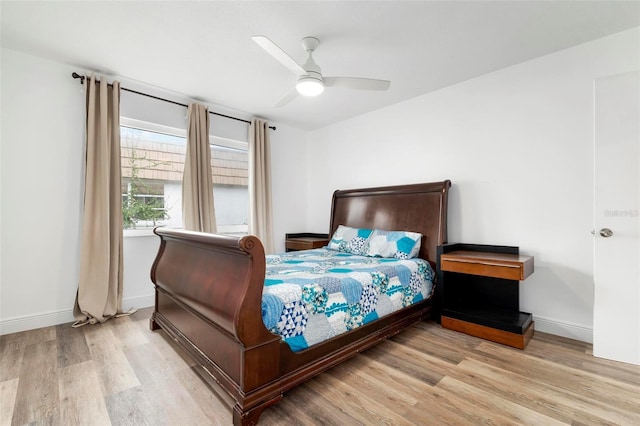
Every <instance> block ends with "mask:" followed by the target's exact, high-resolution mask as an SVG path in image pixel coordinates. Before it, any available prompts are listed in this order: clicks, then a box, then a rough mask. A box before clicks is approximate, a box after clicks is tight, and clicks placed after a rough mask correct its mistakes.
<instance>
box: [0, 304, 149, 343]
mask: <svg viewBox="0 0 640 426" xmlns="http://www.w3.org/2000/svg"><path fill="white" fill-rule="evenodd" d="M154 303H155V298H154V295H153V294H151V295H149V296H141V297H133V298H129V299H123V300H122V310H123V311H128V310H129V309H131V308H146V307H148V306H153V305H154ZM74 320H75V319H74V317H73V308H71V309H63V310H60V311H50V312H43V313H39V314H35V315H25V316H23V317H17V318H9V319H6V320H0V335H4V334H11V333H18V332H20V331H27V330H34V329H36V328H42V327H50V326H53V325H59V324H68V323H70V322H73V321H74Z"/></svg>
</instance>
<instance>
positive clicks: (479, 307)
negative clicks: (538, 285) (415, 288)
mask: <svg viewBox="0 0 640 426" xmlns="http://www.w3.org/2000/svg"><path fill="white" fill-rule="evenodd" d="M533 263H534V259H533V257H532V256H521V255H520V254H519V249H518V247H510V246H490V245H477V244H449V245H445V246H441V247H439V248H438V259H437V269H438V285H439V286H440V289H439V291H440V293H439V294H440V300H441V303H442V312H441V318H440V322H441V324H442V327H444V328H449V329H452V330H456V331H460V332H463V333H466V334H470V335H472V336H477V337H481V338H484V339H487V340H491V341H494V342H498V343H502V344H505V345H508V346H513V347H516V348H519V349H524V348H525V346H526V345H527V343H528V342H529V340H530V339H531V337H532V336H533V331H534V323H533V319H532V315H531V314H530V313H527V312H520V308H519V304H520V301H519V295H520V291H519V283H520V281H523V280H525V279H526V278H527V277H528V276H529V275H531V274H532V273H533V269H534V266H533Z"/></svg>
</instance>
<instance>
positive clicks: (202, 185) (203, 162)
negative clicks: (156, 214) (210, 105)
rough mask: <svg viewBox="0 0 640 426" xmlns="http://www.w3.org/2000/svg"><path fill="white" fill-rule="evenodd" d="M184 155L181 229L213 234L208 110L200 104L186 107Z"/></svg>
mask: <svg viewBox="0 0 640 426" xmlns="http://www.w3.org/2000/svg"><path fill="white" fill-rule="evenodd" d="M188 120H189V123H188V129H187V153H186V158H185V162H184V175H183V178H182V220H183V222H184V229H188V230H191V231H200V232H209V233H215V232H216V213H215V210H214V207H213V178H212V173H211V146H210V145H209V111H208V110H207V107H205V106H204V105H200V104H191V105H189V110H188Z"/></svg>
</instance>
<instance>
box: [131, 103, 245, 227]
mask: <svg viewBox="0 0 640 426" xmlns="http://www.w3.org/2000/svg"><path fill="white" fill-rule="evenodd" d="M120 127H129V128H133V129H137V130H142V131H148V132H154V133H162V134H166V135H169V136H176V137H181V138H184V139H185V141H186V138H187V129H180V128H178V127H171V126H165V125H162V124H157V123H153V122H150V121H143V120H137V119H134V118H128V117H123V116H120ZM209 146H211V147H214V146H217V147H221V148H229V149H232V150H240V151H246V152H247V154H249V142H248V141H247V142H245V141H239V140H236V139H230V138H225V137H222V136H215V135H212V134H211V132H209ZM154 235H155V234H154V233H153V229H123V230H122V236H123V237H124V238H129V237H150V236H154Z"/></svg>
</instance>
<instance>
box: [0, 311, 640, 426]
mask: <svg viewBox="0 0 640 426" xmlns="http://www.w3.org/2000/svg"><path fill="white" fill-rule="evenodd" d="M150 314H151V308H147V309H142V310H140V311H138V312H137V313H135V314H134V315H132V316H130V317H122V318H118V319H114V320H111V321H108V322H106V323H104V324H101V325H98V326H85V327H83V328H79V329H73V328H71V327H70V325H60V326H56V327H47V328H43V329H38V330H32V331H27V332H22V333H16V334H10V335H5V336H2V337H0V356H1V358H0V425H24V424H29V425H45V424H46V425H228V424H230V423H231V409H230V408H229V406H228V404H229V403H230V400H228V399H226V400H225V399H222V398H221V397H219V396H218V395H217V393H216V392H214V391H212V389H210V388H209V387H208V386H207V385H206V384H205V383H204V382H203V381H202V380H201V379H200V378H199V376H198V375H197V374H196V370H197V368H199V367H198V366H195V365H194V364H193V362H192V361H191V360H190V359H189V358H188V356H187V355H186V353H185V352H184V351H183V350H181V349H180V348H179V347H177V346H176V345H175V344H174V343H173V342H172V341H171V340H170V339H169V338H168V337H167V336H166V335H165V334H164V332H162V331H159V332H151V331H149V328H148V319H149V316H150ZM260 423H261V424H264V425H276V424H324V425H351V424H375V425H378V424H393V425H413V424H415V425H465V424H532V425H553V424H572V425H596V424H607V425H610V424H619V425H640V367H638V366H632V365H628V364H622V363H616V362H612V361H606V360H601V359H597V358H594V357H593V356H592V355H591V345H589V344H586V343H582V342H577V341H573V340H569V339H564V338H560V337H556V336H552V335H548V334H544V333H539V332H537V333H536V334H535V335H534V337H533V339H532V340H531V342H530V343H529V346H527V348H526V350H524V351H520V350H518V349H513V348H509V347H506V346H502V345H499V344H494V343H491V342H487V341H484V340H481V339H478V338H475V337H471V336H467V335H464V334H460V333H457V332H455V331H450V330H444V329H442V328H441V327H440V326H439V325H438V324H435V323H421V324H419V325H416V326H414V327H412V328H410V329H408V330H406V331H405V332H403V333H400V334H399V335H397V336H395V337H393V338H392V339H391V340H389V341H386V342H383V343H381V344H380V345H378V346H376V347H374V348H372V349H370V350H368V351H366V352H364V353H362V354H360V355H358V356H357V357H355V358H353V359H351V360H350V361H348V362H346V363H344V364H342V365H339V366H338V367H335V368H333V369H331V370H329V371H327V372H326V373H324V374H321V375H319V376H317V377H316V378H315V379H313V380H310V381H309V382H307V383H305V384H304V385H302V386H299V387H297V388H295V389H293V390H291V391H289V392H287V393H286V394H285V396H284V398H283V399H282V401H281V402H280V403H279V404H277V405H275V406H272V407H270V408H268V409H267V410H265V412H264V413H263V414H262V417H261V418H260Z"/></svg>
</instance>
